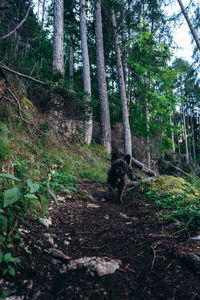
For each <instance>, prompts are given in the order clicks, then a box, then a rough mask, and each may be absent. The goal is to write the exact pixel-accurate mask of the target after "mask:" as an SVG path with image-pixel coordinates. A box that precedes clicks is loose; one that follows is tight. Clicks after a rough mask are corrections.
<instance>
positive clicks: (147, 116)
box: [146, 100, 151, 169]
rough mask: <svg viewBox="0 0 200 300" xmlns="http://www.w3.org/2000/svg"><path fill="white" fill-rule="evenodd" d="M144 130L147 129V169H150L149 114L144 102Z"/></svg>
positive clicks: (147, 105)
mask: <svg viewBox="0 0 200 300" xmlns="http://www.w3.org/2000/svg"><path fill="white" fill-rule="evenodd" d="M146 126H147V127H146V128H147V167H148V168H149V169H151V151H150V136H149V130H150V113H149V103H148V100H147V101H146Z"/></svg>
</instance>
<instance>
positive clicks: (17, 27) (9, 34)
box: [0, 0, 33, 40]
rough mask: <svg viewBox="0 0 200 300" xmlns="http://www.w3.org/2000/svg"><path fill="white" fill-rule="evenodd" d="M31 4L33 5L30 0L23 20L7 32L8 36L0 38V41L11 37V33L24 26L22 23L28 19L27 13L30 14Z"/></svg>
mask: <svg viewBox="0 0 200 300" xmlns="http://www.w3.org/2000/svg"><path fill="white" fill-rule="evenodd" d="M32 3H33V0H31V2H30V5H29V7H28V10H27V13H26V15H25V17H24V19H23V20H22V21H21V22H20V23H19V24H18V25H17V26H16V27H15V28H14V29H13V30H12V31H11V32H9V33H8V34H6V35H4V36H1V37H0V40H4V39H6V38H7V37H9V36H11V35H12V34H13V33H15V31H17V30H18V29H19V28H20V27H21V26H22V25H23V24H24V22H25V21H26V19H27V17H28V14H29V12H30V9H31V5H32Z"/></svg>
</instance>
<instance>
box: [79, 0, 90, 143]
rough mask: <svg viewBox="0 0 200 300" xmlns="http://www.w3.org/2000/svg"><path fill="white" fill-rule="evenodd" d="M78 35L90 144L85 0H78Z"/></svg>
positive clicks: (87, 133)
mask: <svg viewBox="0 0 200 300" xmlns="http://www.w3.org/2000/svg"><path fill="white" fill-rule="evenodd" d="M80 33H81V49H82V59H83V83H84V92H85V93H86V95H85V101H86V110H85V112H86V117H87V120H86V121H85V136H84V138H85V142H86V143H88V144H90V143H91V140H92V113H91V108H90V103H91V79H90V63H89V54H88V43H87V30H86V13H85V0H80Z"/></svg>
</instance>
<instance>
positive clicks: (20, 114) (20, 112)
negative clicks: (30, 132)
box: [7, 88, 31, 124]
mask: <svg viewBox="0 0 200 300" xmlns="http://www.w3.org/2000/svg"><path fill="white" fill-rule="evenodd" d="M7 91H8V92H9V93H10V94H11V96H12V97H13V98H14V99H15V101H16V102H17V106H18V112H19V116H20V118H21V120H22V121H23V122H25V123H29V124H31V122H29V121H27V120H25V119H24V118H23V116H22V112H23V110H22V109H21V104H20V101H19V99H18V98H17V97H16V96H15V94H14V93H13V92H12V91H11V89H10V88H7Z"/></svg>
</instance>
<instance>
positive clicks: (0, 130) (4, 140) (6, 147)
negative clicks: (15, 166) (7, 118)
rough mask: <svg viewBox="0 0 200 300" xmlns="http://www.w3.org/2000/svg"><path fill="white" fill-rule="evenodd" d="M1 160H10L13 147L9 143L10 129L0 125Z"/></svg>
mask: <svg viewBox="0 0 200 300" xmlns="http://www.w3.org/2000/svg"><path fill="white" fill-rule="evenodd" d="M0 136H1V137H0V159H2V158H4V159H5V158H8V157H10V155H11V145H10V144H9V142H8V127H7V125H6V124H4V123H0Z"/></svg>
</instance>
